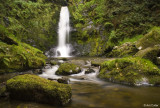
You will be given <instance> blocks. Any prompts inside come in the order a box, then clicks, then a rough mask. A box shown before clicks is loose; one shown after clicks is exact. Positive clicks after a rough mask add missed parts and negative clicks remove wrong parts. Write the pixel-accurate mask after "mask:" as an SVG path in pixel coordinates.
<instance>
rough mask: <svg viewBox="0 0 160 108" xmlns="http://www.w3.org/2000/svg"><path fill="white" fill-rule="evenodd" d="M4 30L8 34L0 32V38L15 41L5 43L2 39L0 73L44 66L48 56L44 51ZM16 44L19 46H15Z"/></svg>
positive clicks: (0, 45)
mask: <svg viewBox="0 0 160 108" xmlns="http://www.w3.org/2000/svg"><path fill="white" fill-rule="evenodd" d="M4 30H5V31H3V32H6V33H1V32H0V33H1V34H0V36H5V37H8V38H9V39H12V40H13V41H4V40H3V39H2V38H0V73H4V72H14V71H22V70H26V69H30V68H39V67H41V66H44V64H45V59H46V56H45V55H44V54H43V52H42V51H40V50H39V49H37V48H34V47H32V46H30V45H28V44H26V43H23V42H21V41H19V40H17V38H15V36H14V35H13V34H8V31H7V30H6V29H4ZM14 42H15V43H17V44H13V43H14Z"/></svg>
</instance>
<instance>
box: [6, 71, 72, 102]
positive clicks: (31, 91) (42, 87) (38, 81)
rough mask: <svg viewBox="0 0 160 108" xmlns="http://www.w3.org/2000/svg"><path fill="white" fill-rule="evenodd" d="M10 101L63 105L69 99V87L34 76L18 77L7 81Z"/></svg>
mask: <svg viewBox="0 0 160 108" xmlns="http://www.w3.org/2000/svg"><path fill="white" fill-rule="evenodd" d="M6 88H7V91H8V92H9V93H10V95H9V96H10V98H11V99H17V100H24V101H33V102H40V103H47V104H53V105H65V104H67V103H68V102H69V101H70V99H71V87H70V86H69V85H66V84H60V83H58V82H54V81H50V80H47V79H44V78H41V77H39V76H36V75H30V74H25V75H19V76H16V77H14V78H12V79H10V80H8V81H7V84H6Z"/></svg>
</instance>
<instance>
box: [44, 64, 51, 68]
mask: <svg viewBox="0 0 160 108" xmlns="http://www.w3.org/2000/svg"><path fill="white" fill-rule="evenodd" d="M51 68H52V66H51V64H46V66H45V67H44V69H51Z"/></svg>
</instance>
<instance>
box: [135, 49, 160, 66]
mask: <svg viewBox="0 0 160 108" xmlns="http://www.w3.org/2000/svg"><path fill="white" fill-rule="evenodd" d="M159 54H160V47H159V46H155V47H148V48H146V49H144V50H140V51H139V52H137V53H136V55H135V56H137V57H141V58H145V59H148V60H150V61H152V62H153V63H155V64H158V61H157V57H158V55H159Z"/></svg>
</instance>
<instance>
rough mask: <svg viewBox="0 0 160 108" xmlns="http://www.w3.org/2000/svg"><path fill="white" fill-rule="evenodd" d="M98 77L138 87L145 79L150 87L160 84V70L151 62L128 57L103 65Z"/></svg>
mask: <svg viewBox="0 0 160 108" xmlns="http://www.w3.org/2000/svg"><path fill="white" fill-rule="evenodd" d="M98 77H99V78H102V79H105V80H107V81H111V82H116V83H122V84H127V85H137V84H139V83H140V82H143V80H142V79H144V78H145V79H147V80H145V81H148V84H149V85H150V84H151V85H156V84H159V82H160V69H159V68H158V67H157V66H156V65H154V64H153V63H152V62H151V61H149V60H146V59H141V58H139V57H134V58H133V57H128V58H121V59H115V60H110V61H106V62H104V63H102V64H101V69H100V73H99V75H98Z"/></svg>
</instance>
